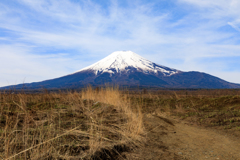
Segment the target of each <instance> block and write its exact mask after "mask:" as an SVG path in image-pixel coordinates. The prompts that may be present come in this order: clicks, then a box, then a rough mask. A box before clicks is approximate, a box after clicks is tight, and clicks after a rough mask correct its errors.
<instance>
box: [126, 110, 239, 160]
mask: <svg viewBox="0 0 240 160" xmlns="http://www.w3.org/2000/svg"><path fill="white" fill-rule="evenodd" d="M144 123H145V127H146V130H147V131H148V133H147V142H146V144H145V146H143V147H141V148H139V149H137V150H136V151H134V153H128V154H126V157H127V159H140V160H143V159H161V160H171V159H174V160H181V159H189V160H203V159H209V160H240V139H237V138H234V137H229V136H227V135H224V134H222V133H218V132H217V131H214V130H210V129H205V128H200V127H198V126H191V125H190V124H185V123H184V122H183V121H178V120H174V119H172V118H164V117H160V116H156V115H151V114H148V115H145V117H144Z"/></svg>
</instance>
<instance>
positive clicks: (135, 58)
mask: <svg viewBox="0 0 240 160" xmlns="http://www.w3.org/2000/svg"><path fill="white" fill-rule="evenodd" d="M130 68H134V69H137V70H138V71H142V72H144V73H146V74H147V73H150V72H153V73H155V74H157V73H158V72H161V73H163V74H164V75H165V76H170V75H173V74H176V73H178V72H179V71H178V70H176V69H171V68H168V67H165V66H161V65H158V64H155V63H153V62H151V61H149V60H147V59H145V58H143V57H141V56H139V55H138V54H136V53H134V52H132V51H116V52H113V53H112V54H110V55H109V56H107V57H105V58H104V59H102V60H100V61H98V62H96V63H94V64H92V65H90V66H88V67H86V68H83V69H81V70H80V71H78V72H81V71H85V70H92V71H94V73H95V74H96V75H98V74H102V73H105V72H108V73H111V74H114V73H118V72H123V71H128V70H129V69H130Z"/></svg>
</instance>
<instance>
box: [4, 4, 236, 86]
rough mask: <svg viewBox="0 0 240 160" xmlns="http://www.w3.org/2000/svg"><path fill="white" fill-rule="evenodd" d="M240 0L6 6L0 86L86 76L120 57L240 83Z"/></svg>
mask: <svg viewBox="0 0 240 160" xmlns="http://www.w3.org/2000/svg"><path fill="white" fill-rule="evenodd" d="M239 8H240V1H239V0H211V1H209V0H131V1H129V0H38V1H33V0H1V1H0V60H1V63H0V68H1V69H0V86H5V85H12V84H18V83H23V82H24V83H27V82H36V81H42V80H46V79H52V78H56V77H60V76H63V75H66V74H70V73H73V72H75V71H77V70H80V69H82V68H84V67H86V66H88V65H90V64H92V63H94V62H96V61H98V60H100V59H102V58H104V57H105V56H107V55H109V54H111V53H112V52H114V51H118V50H131V51H133V52H135V53H137V54H139V55H141V56H143V57H145V58H147V59H149V60H152V61H153V62H155V63H158V64H161V65H165V66H168V67H171V68H175V69H179V70H182V71H200V72H206V73H209V74H212V75H214V76H217V77H220V78H222V79H224V80H227V81H230V82H235V83H240V63H239V62H240V10H239Z"/></svg>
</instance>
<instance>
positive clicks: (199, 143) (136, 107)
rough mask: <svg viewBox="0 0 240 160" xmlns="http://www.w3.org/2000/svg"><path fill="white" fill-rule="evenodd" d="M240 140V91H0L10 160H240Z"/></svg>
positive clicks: (1, 134)
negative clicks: (13, 92) (31, 92)
mask: <svg viewBox="0 0 240 160" xmlns="http://www.w3.org/2000/svg"><path fill="white" fill-rule="evenodd" d="M212 139H214V140H212ZM239 139H240V91H239V90H195V91H184V90H180V91H162V90H161V91H148V90H143V91H142V92H139V91H138V92H134V91H126V90H125V91H121V90H119V88H118V87H115V88H114V87H108V88H97V89H93V88H91V87H88V88H86V89H85V90H83V91H81V92H68V93H65V92H64V93H63V92H62V93H61V92H60V93H42V94H41V93H38V94H24V93H19V94H8V93H1V94H0V159H4V160H12V159H16V160H18V159H22V160H27V159H33V160H34V159H37V160H42V159H43V160H52V159H59V160H60V159H62V160H63V159H66V160H75V159H76V160H77V159H176V160H177V159H205V158H206V157H207V158H208V159H227V158H229V159H234V160H235V159H240V155H239V154H238V153H239V150H240V146H238V144H239V142H240V140H239ZM186 146H187V147H186ZM221 146H228V147H226V148H224V147H221ZM230 146H231V147H230ZM223 149H224V150H223ZM208 152H209V153H208ZM206 153H207V154H208V155H207V156H206Z"/></svg>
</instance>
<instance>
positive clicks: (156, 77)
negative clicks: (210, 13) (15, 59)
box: [2, 51, 240, 89]
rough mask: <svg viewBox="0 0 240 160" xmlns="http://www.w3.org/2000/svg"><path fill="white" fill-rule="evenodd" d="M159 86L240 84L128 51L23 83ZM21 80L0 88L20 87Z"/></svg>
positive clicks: (43, 85)
mask: <svg viewBox="0 0 240 160" xmlns="http://www.w3.org/2000/svg"><path fill="white" fill-rule="evenodd" d="M106 83H108V84H113V85H119V86H131V87H134V86H148V87H150V86H151V87H162V88H240V84H233V83H229V82H227V81H224V80H222V79H220V78H217V77H214V76H211V75H209V74H206V73H200V72H183V71H180V70H176V69H172V68H168V67H165V66H162V65H158V64H156V63H153V62H151V61H149V60H147V59H145V58H143V57H141V56H139V55H137V54H136V53H133V52H131V51H117V52H113V53H112V54H110V55H109V56H107V57H106V58H104V59H102V60H100V61H98V62H97V63H94V64H93V65H90V66H88V67H86V68H83V69H81V70H79V71H77V72H75V73H73V74H69V75H66V76H63V77H60V78H56V79H51V80H46V81H42V82H35V83H29V84H24V86H25V88H28V89H38V88H81V87H84V86H87V85H89V84H90V85H93V86H99V85H104V84H106ZM22 87H23V85H22V84H20V85H15V86H7V87H3V88H2V89H8V88H15V89H21V88H22Z"/></svg>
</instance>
